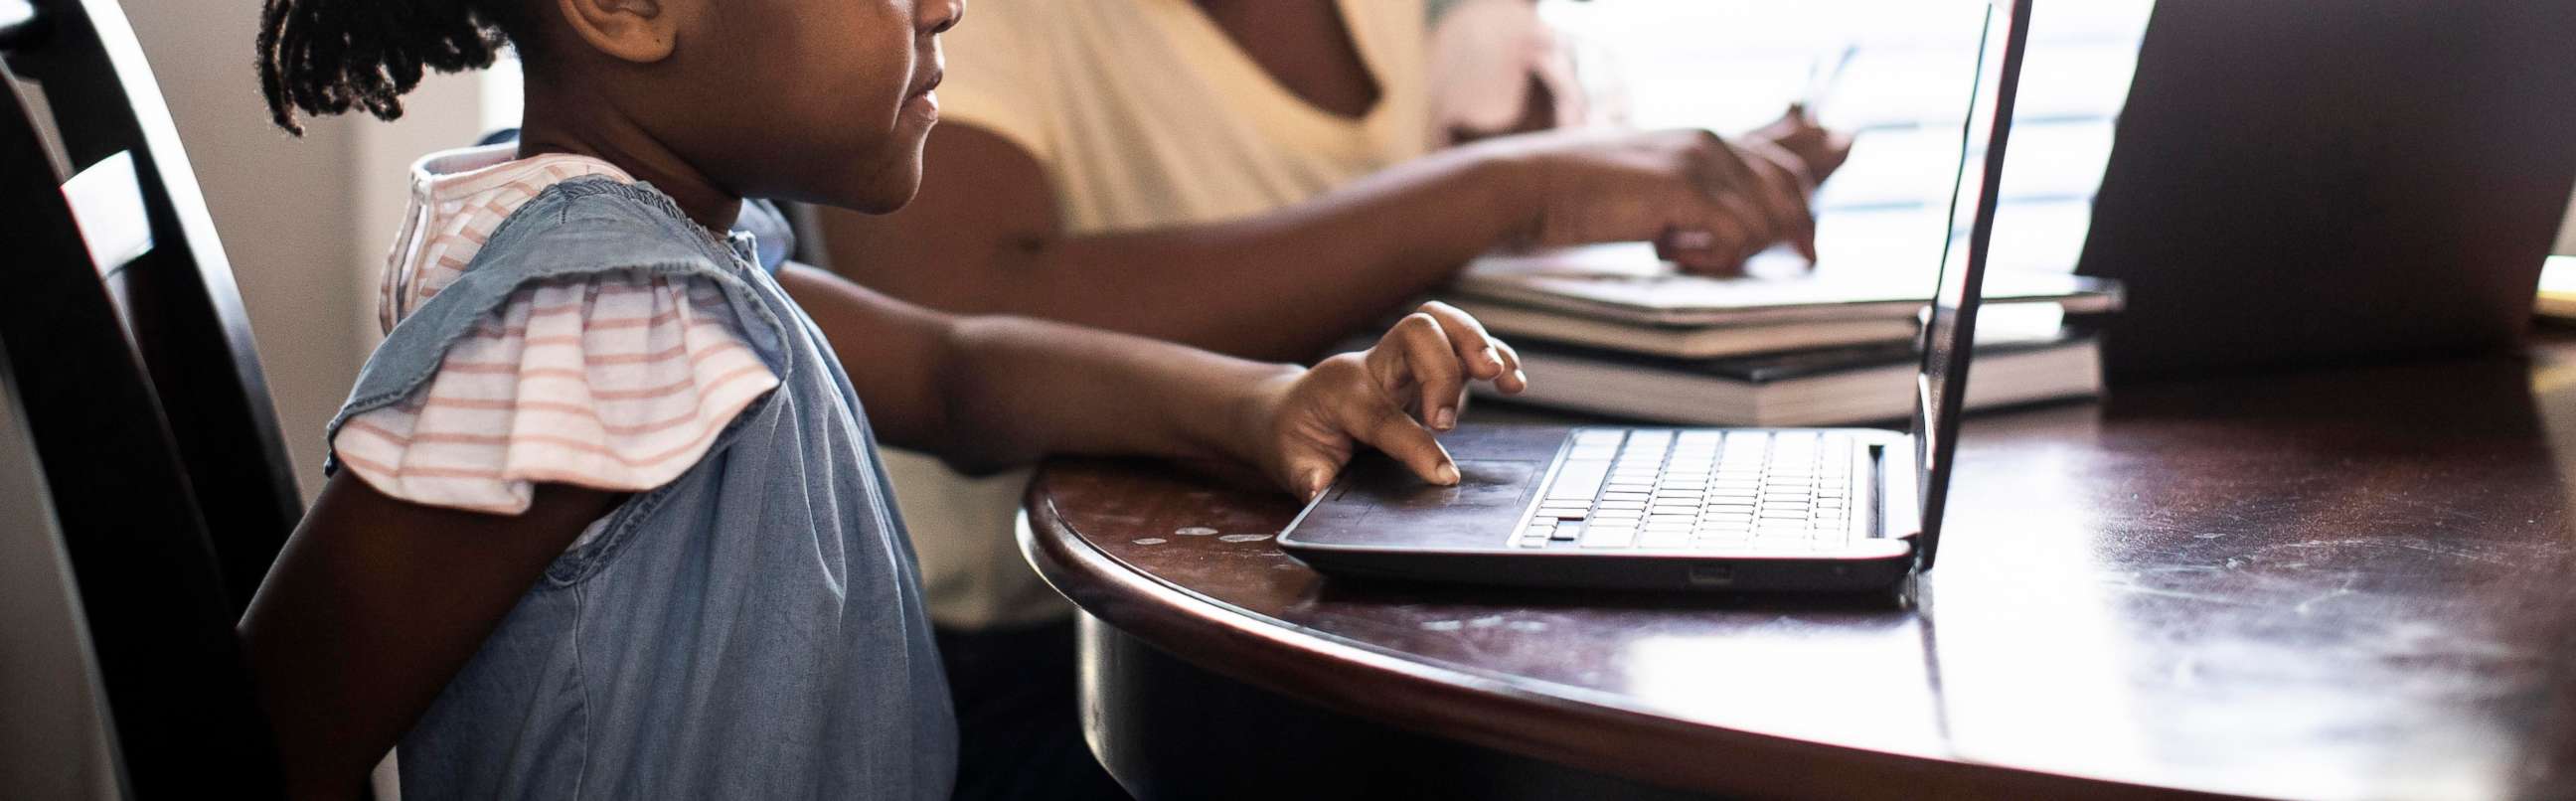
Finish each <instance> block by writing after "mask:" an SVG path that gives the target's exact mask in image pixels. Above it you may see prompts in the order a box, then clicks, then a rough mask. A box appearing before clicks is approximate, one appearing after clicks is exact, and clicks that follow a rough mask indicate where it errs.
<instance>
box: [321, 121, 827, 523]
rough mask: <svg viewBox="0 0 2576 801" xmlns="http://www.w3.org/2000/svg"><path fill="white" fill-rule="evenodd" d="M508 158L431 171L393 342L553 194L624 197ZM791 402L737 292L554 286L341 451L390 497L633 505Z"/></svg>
mask: <svg viewBox="0 0 2576 801" xmlns="http://www.w3.org/2000/svg"><path fill="white" fill-rule="evenodd" d="M508 155H509V151H508V150H507V149H492V148H487V149H480V150H473V151H461V152H455V153H449V154H441V155H438V156H432V157H431V158H428V159H424V160H423V161H422V162H421V165H420V166H419V167H416V168H415V170H414V177H413V183H414V192H413V207H412V211H411V214H410V217H411V219H410V221H409V222H408V224H407V225H406V226H405V231H404V232H403V235H402V236H401V237H400V239H399V241H397V243H396V245H395V252H394V254H393V256H392V258H391V259H389V260H388V264H387V270H386V275H385V282H384V287H383V292H382V297H381V300H382V302H383V303H384V305H385V310H384V314H383V315H382V320H381V321H382V322H383V323H384V324H385V325H386V326H387V327H388V328H390V327H391V326H392V325H393V323H395V322H397V321H399V319H400V318H401V317H402V316H403V315H408V314H409V313H410V312H411V311H412V310H413V309H416V308H418V307H419V305H420V304H421V303H423V302H426V301H428V300H429V299H430V298H433V297H437V295H438V292H439V290H441V289H444V288H445V287H446V286H448V285H449V284H451V283H454V282H455V280H456V279H457V278H458V277H460V276H462V275H464V268H465V266H466V265H467V264H469V263H470V262H472V260H473V258H474V254H475V252H476V251H477V250H479V249H480V248H481V247H482V244H483V241H484V239H485V238H486V237H488V236H490V234H491V232H492V229H493V228H495V227H497V226H499V225H500V223H501V220H502V219H503V218H506V217H508V216H509V214H510V212H512V211H514V210H516V209H517V208H518V206H519V204H521V203H525V202H527V200H528V199H529V198H533V197H535V196H536V194H537V192H539V191H542V190H543V189H544V188H545V187H546V186H547V185H549V184H552V183H554V182H556V181H560V180H564V179H566V178H570V177H575V176H579V175H600V174H605V175H610V176H612V177H616V178H618V179H620V180H625V175H624V174H623V173H619V172H617V171H616V168H614V167H611V166H609V165H608V164H606V163H605V162H600V161H597V160H594V159H585V158H580V157H574V156H560V155H557V156H540V157H537V158H533V159H521V160H517V161H509V160H506V159H507V157H508ZM776 386H778V378H777V376H776V375H775V374H773V373H771V372H770V370H769V368H768V366H767V365H766V364H764V363H762V362H761V360H760V358H759V356H758V355H757V354H756V353H754V352H753V351H752V349H751V347H750V346H749V345H748V344H746V343H745V342H744V340H743V338H742V335H741V330H740V327H739V321H738V320H736V319H735V317H734V315H733V311H732V308H731V306H730V305H729V304H727V303H726V301H725V299H724V297H723V295H722V293H721V290H719V289H717V288H716V287H714V286H713V285H711V284H708V283H706V282H705V281H703V280H701V279H689V278H667V277H659V276H651V275H645V274H640V273H639V274H625V275H603V276H592V277H584V278H579V279H571V280H564V281H553V282H544V283H538V284H531V285H529V286H525V287H521V288H520V289H519V290H518V291H517V292H515V293H514V294H512V295H511V296H510V300H509V302H507V303H506V304H504V305H503V306H502V307H501V308H500V309H499V310H497V311H495V312H493V313H492V314H489V315H487V316H486V317H485V318H484V320H483V321H482V323H481V325H480V326H479V327H478V328H477V329H476V330H475V331H474V332H473V333H472V334H470V335H468V336H467V337H465V338H464V339H462V340H459V341H458V342H457V344H456V345H454V346H453V347H451V348H449V349H448V352H447V355H446V357H445V360H444V361H443V362H442V363H441V365H440V367H439V371H438V374H437V375H436V376H434V377H432V378H431V379H430V381H429V382H427V383H426V384H424V385H423V387H422V389H420V390H419V391H416V392H415V393H413V395H412V396H411V397H409V398H406V399H404V400H403V401H402V402H400V403H397V404H395V405H392V406H387V407H384V408H379V409H375V410H371V411H368V412H365V413H363V414H359V415H356V416H354V417H352V418H350V419H349V420H348V421H347V422H346V423H344V424H343V425H342V426H341V428H340V431H339V433H338V434H337V436H336V437H335V438H334V439H333V441H332V447H333V448H334V450H335V451H336V452H337V453H338V455H339V457H340V461H341V462H342V463H343V464H346V465H347V466H348V468H349V469H350V470H351V471H353V472H355V473H356V474H357V475H358V476H359V477H360V478H362V479H365V480H366V481H367V483H368V484H369V485H372V486H374V487H375V488H376V489H377V490H378V491H381V492H384V493H385V494H387V495H391V496H393V497H396V498H400V499H403V500H406V501H411V502H413V503H420V504H426V505H433V506H445V507H453V508H460V509H470V510H475V511H483V512H493V513H500V514H516V513H519V512H522V511H526V509H527V507H528V502H529V499H530V496H531V493H532V492H533V490H534V488H535V482H540V481H547V482H561V483H567V484H577V485H581V486H585V487H594V488H598V489H607V490H620V491H642V490H648V489H652V488H654V487H658V486H661V485H662V484H664V483H668V482H669V481H670V480H672V479H674V478H677V477H679V475H680V474H681V473H682V472H685V471H686V470H688V468H689V467H690V466H691V465H694V464H696V463H697V461H698V459H699V458H701V457H703V456H705V455H706V452H707V449H708V447H710V446H711V445H712V444H713V443H714V441H715V439H716V437H717V435H718V434H720V433H721V432H722V431H723V430H724V427H725V424H726V423H728V422H730V421H731V420H732V419H733V417H734V416H735V415H736V414H739V413H741V411H742V410H743V408H745V407H747V406H749V405H750V404H751V402H752V401H754V400H757V399H758V398H759V397H760V396H761V395H762V394H763V393H766V392H768V391H769V390H771V389H772V388H775V387H776ZM593 528H596V526H594V527H593ZM589 537H590V533H585V535H584V537H583V539H584V540H587V539H589ZM578 544H579V543H576V545H578Z"/></svg>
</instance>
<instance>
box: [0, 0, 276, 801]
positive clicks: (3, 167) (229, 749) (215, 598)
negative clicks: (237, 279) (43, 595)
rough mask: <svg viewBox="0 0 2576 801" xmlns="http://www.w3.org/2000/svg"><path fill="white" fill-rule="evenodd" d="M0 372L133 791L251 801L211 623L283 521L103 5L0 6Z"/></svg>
mask: <svg viewBox="0 0 2576 801" xmlns="http://www.w3.org/2000/svg"><path fill="white" fill-rule="evenodd" d="M0 73H5V76H0V77H5V78H6V79H7V81H6V84H7V87H8V96H9V101H10V102H9V103H8V104H7V105H6V106H5V107H0V209H5V210H6V213H7V215H8V223H7V224H6V225H0V253H5V254H7V255H6V257H5V260H0V361H5V366H4V367H0V380H5V381H7V382H8V384H9V388H10V389H11V390H13V391H14V394H15V395H16V396H17V398H18V400H19V402H20V403H21V404H22V407H23V409H22V414H21V416H20V418H21V419H22V420H23V421H24V424H25V427H26V429H27V431H26V435H27V439H28V440H29V441H31V442H32V443H33V446H34V450H35V452H36V457H37V464H38V467H39V470H40V472H41V473H42V479H43V484H44V486H45V488H46V495H47V496H48V499H49V500H50V502H51V506H52V514H53V517H54V522H55V524H56V530H57V531H58V532H59V533H60V536H61V538H62V542H61V547H62V549H63V552H64V553H65V555H66V556H67V557H68V559H69V561H70V563H71V567H72V578H73V581H74V583H75V585H76V586H77V598H78V606H79V607H80V609H81V611H82V613H83V616H84V617H85V618H86V622H87V628H88V632H89V641H90V647H91V649H92V650H93V651H94V653H95V654H96V664H97V668H98V673H99V681H100V684H101V687H102V690H103V691H104V693H105V696H106V699H107V707H108V709H107V712H108V716H109V718H110V720H111V721H112V726H113V734H114V740H115V743H116V745H117V751H118V755H119V766H120V769H121V772H122V773H123V778H124V781H125V788H126V790H127V792H128V793H129V794H130V795H133V796H140V797H147V798H149V797H178V796H183V795H186V796H195V795H203V794H207V793H209V792H213V793H216V794H220V795H223V796H225V797H235V796H240V797H262V796H269V797H273V796H276V795H278V794H279V790H280V783H279V776H278V765H277V758H276V754H275V746H274V744H273V738H272V736H271V734H270V730H269V728H268V725H267V723H266V721H265V720H264V719H263V718H262V717H261V716H260V713H259V708H258V705H257V703H256V699H255V696H254V694H253V689H252V685H251V683H250V680H249V674H248V672H247V671H246V670H245V669H244V667H243V664H242V660H241V655H240V653H239V647H238V643H237V641H236V640H235V638H234V634H233V625H234V623H235V621H236V620H238V619H239V616H240V612H241V610H242V608H243V607H244V606H245V605H246V604H247V602H248V601H249V599H250V596H251V593H252V591H253V590H254V589H256V588H257V586H258V584H259V581H260V579H261V578H262V576H264V575H265V574H266V572H267V568H268V564H269V562H270V561H271V560H272V559H274V557H275V555H276V552H277V549H278V546H279V544H280V543H282V542H283V540H284V537H285V535H286V534H287V532H288V531H289V530H290V529H291V528H292V527H293V525H294V522H295V520H296V519H297V518H298V516H299V515H300V514H301V509H300V504H299V502H298V495H297V493H296V490H295V485H294V482H293V480H292V478H291V473H290V472H289V468H288V465H287V461H286V458H285V453H284V448H283V446H282V443H281V442H280V441H279V439H278V437H277V424H276V420H275V415H274V412H273V411H272V409H271V407H270V402H269V398H268V392H267V387H266V385H265V383H264V382H263V380H262V379H261V375H260V369H259V362H258V357H257V356H256V355H255V354H254V352H253V351H252V347H251V338H250V332H249V327H248V325H247V320H246V318H245V316H244V314H243V311H242V306H241V299H240V294H239V292H238V291H237V290H236V289H235V287H234V285H233V281H232V274H231V271H230V267H229V265H228V264H227V263H226V262H225V260H224V257H223V253H222V250H221V248H220V247H219V246H218V245H217V243H216V240H215V235H214V230H213V225H212V223H211V222H210V220H209V218H208V217H207V215H206V210H205V202H204V200H203V199H202V198H201V197H200V196H199V194H198V191H197V186H196V182H195V179H194V178H193V177H192V176H191V174H190V172H189V168H188V164H187V161H186V157H185V156H184V155H183V154H182V153H181V152H180V149H179V145H178V136H177V132H176V130H175V129H174V128H173V127H172V126H171V123H170V117H169V113H168V111H167V110H166V108H165V107H164V106H163V103H162V99H161V95H160V91H159V89H157V88H156V87H155V85H154V83H153V80H152V77H151V75H150V73H149V71H148V70H147V69H146V68H145V66H144V62H143V57H142V53H141V50H140V49H139V47H138V46H137V44H136V42H135V39H134V35H133V32H132V31H131V29H130V28H128V26H127V24H126V20H125V17H124V15H123V13H122V12H121V11H119V10H118V8H117V7H116V5H115V4H114V2H113V0H48V1H46V2H38V3H33V4H30V3H28V2H25V0H0Z"/></svg>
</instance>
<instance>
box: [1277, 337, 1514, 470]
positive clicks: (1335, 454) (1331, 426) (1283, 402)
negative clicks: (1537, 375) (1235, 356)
mask: <svg viewBox="0 0 2576 801" xmlns="http://www.w3.org/2000/svg"><path fill="white" fill-rule="evenodd" d="M1470 380H1475V381H1492V382H1494V386H1495V387H1497V388H1499V389H1501V390H1502V391H1503V392H1504V393H1505V394H1511V393H1517V392H1520V391H1521V390H1522V389H1523V388H1525V387H1527V386H1528V385H1529V377H1528V376H1526V375H1523V374H1522V373H1521V369H1520V355H1519V354H1517V353H1514V352H1512V348H1511V346H1510V345H1505V344H1503V343H1502V341H1501V340H1497V339H1494V338H1493V337H1492V336H1491V335H1488V334H1486V333H1485V329H1484V326H1481V325H1478V324H1477V323H1476V320H1475V318H1473V317H1469V316H1467V313H1466V312H1462V311H1459V310H1457V309H1456V308H1452V307H1450V306H1449V305H1448V304H1444V303H1437V302H1434V303H1425V304H1423V305H1422V307H1421V309H1419V310H1417V311H1415V312H1414V313H1413V314H1411V315H1409V316H1407V317H1405V318H1404V319H1402V320H1399V321H1397V322H1396V324H1395V327H1394V328H1392V329H1389V330H1388V331H1387V332H1386V336H1385V337H1383V338H1380V339H1379V340H1378V342H1377V345H1376V346H1375V347H1371V348H1369V349H1368V350H1366V351H1361V352H1358V353H1344V354H1341V355H1339V356H1335V357H1332V358H1330V359H1325V360H1324V361H1323V362H1322V363H1320V364H1317V365H1315V366H1314V367H1313V368H1312V369H1309V370H1305V371H1303V372H1295V373H1287V374H1283V375H1281V376H1280V377H1278V378H1276V379H1272V380H1271V381H1270V382H1268V383H1266V384H1265V385H1263V386H1262V387H1260V388H1259V390H1258V392H1257V394H1256V398H1257V399H1258V401H1257V402H1256V403H1255V404H1254V406H1253V411H1254V413H1253V414H1252V415H1251V418H1250V419H1249V420H1248V421H1247V422H1248V424H1249V425H1250V426H1251V428H1252V434H1251V435H1250V436H1249V437H1247V438H1246V439H1244V440H1243V441H1244V442H1247V443H1252V444H1253V448H1252V450H1251V452H1249V453H1247V454H1246V456H1248V457H1250V459H1251V461H1252V462H1253V463H1254V464H1257V465H1259V466H1260V467H1261V469H1262V470H1263V472H1266V473H1268V474H1269V475H1270V478H1271V480H1273V481H1276V482H1278V483H1279V486H1281V487H1284V488H1286V489H1287V490H1288V491H1290V492H1294V493H1296V494H1297V496H1298V497H1299V498H1302V499H1313V498H1314V497H1315V495H1316V494H1317V493H1320V492H1323V491H1324V488H1325V487H1327V486H1331V485H1332V482H1333V476H1334V475H1336V474H1338V473H1340V472H1341V470H1342V465H1344V464H1346V463H1348V462H1350V460H1351V454H1352V452H1353V449H1354V448H1355V447H1356V446H1357V445H1361V444H1366V445H1368V446H1370V447H1374V448H1376V449H1378V450H1380V451H1383V452H1385V453H1386V455H1388V456H1390V457H1393V458H1394V459H1395V460H1396V461H1398V462H1401V463H1403V464H1404V466H1405V467H1407V468H1409V469H1411V470H1412V471H1413V474H1414V475H1417V476H1421V477H1422V479H1423V480H1425V481H1429V482H1432V483H1435V484H1455V483H1458V467H1457V465H1456V464H1454V463H1452V462H1451V461H1450V460H1449V452H1448V451H1447V450H1445V449H1443V448H1441V447H1440V443H1439V441H1438V440H1436V439H1434V438H1433V436H1432V432H1433V431H1447V430H1449V429H1452V428H1456V427H1457V425H1458V407H1459V405H1460V404H1461V403H1462V402H1463V401H1464V400H1465V399H1466V388H1467V382H1468V381H1470Z"/></svg>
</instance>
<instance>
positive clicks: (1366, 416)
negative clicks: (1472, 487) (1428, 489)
mask: <svg viewBox="0 0 2576 801" xmlns="http://www.w3.org/2000/svg"><path fill="white" fill-rule="evenodd" d="M1346 408H1347V407H1346ZM1343 419H1344V423H1345V426H1344V428H1345V430H1346V431H1348V432H1349V434H1350V436H1351V438H1352V439H1354V440H1358V441H1359V442H1360V443H1361V444H1364V445H1367V446H1369V447H1372V448H1376V449H1378V452H1380V453H1384V454H1386V455H1387V456H1388V457H1389V458H1392V459H1394V460H1396V461H1397V462H1399V463H1402V464H1403V465H1404V467H1405V469H1407V470H1411V471H1413V474H1414V475H1416V476H1420V477H1422V480H1424V481H1428V482H1431V483H1433V484H1438V485H1441V486H1444V487H1445V486H1451V485H1454V484H1457V483H1458V463H1457V462H1455V461H1452V460H1451V459H1450V458H1449V450H1448V449H1447V448H1443V447H1440V440H1439V439H1437V438H1434V437H1433V436H1432V435H1431V431H1430V430H1429V429H1425V428H1423V427H1422V424H1420V423H1416V422H1414V421H1413V418H1411V417H1407V416H1405V414H1404V412H1403V410H1400V409H1397V408H1395V406H1394V405H1393V404H1388V403H1380V404H1376V405H1375V408H1371V409H1350V411H1349V412H1348V413H1347V414H1346V415H1345V416H1344V418H1343Z"/></svg>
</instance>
